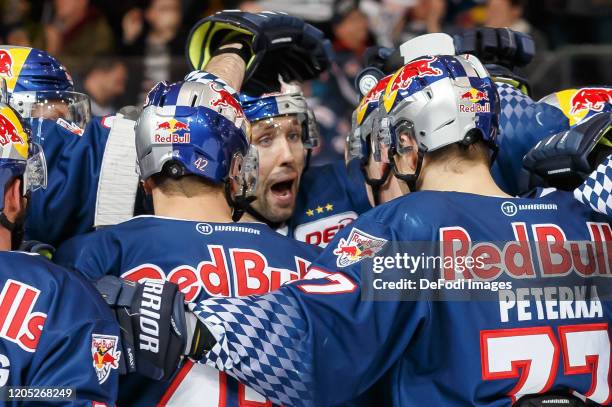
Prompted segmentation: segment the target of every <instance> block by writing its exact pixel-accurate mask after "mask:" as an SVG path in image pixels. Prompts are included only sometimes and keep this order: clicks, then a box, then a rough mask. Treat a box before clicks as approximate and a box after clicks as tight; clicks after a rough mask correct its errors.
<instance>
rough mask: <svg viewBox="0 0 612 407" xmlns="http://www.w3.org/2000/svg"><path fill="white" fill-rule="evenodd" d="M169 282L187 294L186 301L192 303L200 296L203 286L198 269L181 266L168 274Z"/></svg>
mask: <svg viewBox="0 0 612 407" xmlns="http://www.w3.org/2000/svg"><path fill="white" fill-rule="evenodd" d="M168 281H170V282H171V283H174V284H176V285H177V286H178V288H179V290H181V292H182V293H183V294H185V301H186V302H192V301H193V300H195V299H196V298H197V296H198V294H200V291H201V290H202V286H201V284H200V282H199V281H198V273H197V271H196V269H194V268H193V267H189V266H179V267H177V268H175V269H174V270H172V271H171V272H170V273H169V274H168Z"/></svg>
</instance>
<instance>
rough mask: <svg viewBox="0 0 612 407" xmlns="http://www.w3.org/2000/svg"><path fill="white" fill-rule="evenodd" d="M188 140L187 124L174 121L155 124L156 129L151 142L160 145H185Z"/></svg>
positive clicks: (189, 137) (189, 136)
mask: <svg viewBox="0 0 612 407" xmlns="http://www.w3.org/2000/svg"><path fill="white" fill-rule="evenodd" d="M190 140H191V134H190V133H189V124H188V123H184V122H181V121H179V120H176V119H170V120H167V121H164V122H160V123H157V128H156V129H155V133H154V135H153V142H154V143H160V144H170V143H177V144H186V143H189V142H190Z"/></svg>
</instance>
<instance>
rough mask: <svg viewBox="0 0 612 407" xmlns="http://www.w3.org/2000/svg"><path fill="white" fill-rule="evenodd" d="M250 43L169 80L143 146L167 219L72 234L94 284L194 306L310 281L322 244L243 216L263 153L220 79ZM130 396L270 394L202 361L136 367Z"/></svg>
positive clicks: (148, 180)
mask: <svg viewBox="0 0 612 407" xmlns="http://www.w3.org/2000/svg"><path fill="white" fill-rule="evenodd" d="M290 21H291V22H294V23H295V20H290ZM281 28H282V27H281ZM304 41H313V38H312V37H308V36H305V38H304ZM240 46H241V44H235V46H231V47H230V46H228V47H226V48H223V47H222V48H220V49H219V50H217V51H216V53H215V57H213V58H212V59H211V60H210V61H209V62H207V66H206V72H203V71H200V72H199V73H198V75H199V79H198V81H197V82H196V81H186V82H179V83H176V84H172V85H167V84H164V83H160V84H158V85H157V87H155V88H154V89H153V90H152V91H151V92H150V93H149V96H148V103H147V104H146V105H145V107H144V110H143V112H142V114H141V115H140V117H139V120H138V122H137V126H136V147H137V152H138V168H139V172H140V176H141V177H142V178H143V180H144V182H145V184H144V188H145V191H147V193H149V194H151V195H152V200H153V207H154V210H155V215H154V216H143V217H136V218H134V219H132V220H129V221H126V222H123V223H120V224H118V225H115V226H109V227H107V228H104V229H102V230H100V231H96V232H94V233H91V234H88V235H82V236H79V237H76V238H74V239H71V240H70V241H68V242H66V243H65V244H64V245H62V246H61V247H60V249H59V251H58V253H57V256H56V260H57V261H58V262H59V263H60V264H64V265H66V266H68V267H70V268H74V269H76V270H78V271H80V272H82V273H84V274H85V275H87V276H88V277H89V278H90V279H92V280H97V279H99V278H101V277H103V276H105V275H114V276H121V277H123V278H126V279H129V280H132V281H144V280H158V281H159V280H168V281H170V282H173V283H176V284H178V286H179V288H180V289H181V291H182V292H183V293H184V294H185V300H186V301H188V302H198V301H201V300H203V299H205V298H209V297H211V296H247V295H252V294H263V293H266V292H269V291H271V290H274V289H277V288H279V287H280V286H281V284H284V283H286V282H289V281H292V280H297V279H299V278H301V277H303V275H304V273H305V270H306V268H307V266H308V265H309V264H310V261H311V260H312V259H313V258H314V257H316V254H318V249H317V248H316V247H313V246H310V245H306V244H304V243H301V242H296V241H295V240H293V239H289V238H287V237H284V236H282V235H280V234H278V233H276V232H275V231H273V230H272V229H270V228H269V227H268V226H267V225H265V224H263V223H258V222H240V223H232V221H233V220H238V219H239V218H240V214H241V212H242V211H243V210H244V209H245V203H246V202H251V201H252V195H253V192H254V190H255V188H256V185H257V176H258V166H257V154H256V152H257V150H256V148H255V147H252V146H251V147H249V144H248V137H249V132H250V125H249V123H248V121H247V120H246V118H245V115H244V112H243V111H242V109H241V107H240V104H239V103H238V101H237V100H236V99H234V97H233V95H234V94H235V91H234V90H233V89H232V88H231V87H229V86H228V85H226V84H225V83H224V82H223V81H222V80H220V79H219V77H218V76H217V75H219V76H223V75H227V73H226V71H227V70H232V69H234V68H232V67H233V66H238V67H240V64H242V66H243V67H244V65H245V62H244V61H243V59H241V57H240V56H238V55H237V53H236V52H235V51H236V49H237V48H238V47H240ZM223 49H225V51H223ZM238 49H239V48H238ZM242 69H244V68H242ZM241 82H242V73H240V75H239V77H238V78H235V79H234V80H232V81H231V82H230V84H231V85H232V86H234V87H237V88H239V87H240V84H241ZM300 142H301V141H300ZM300 148H301V147H300ZM120 399H121V400H120V401H121V402H123V403H128V404H130V405H134V404H137V405H147V406H148V405H152V404H156V403H161V404H176V405H186V404H193V403H196V401H197V402H199V403H202V402H204V403H206V405H215V406H216V405H226V403H227V404H236V405H240V404H244V403H247V404H248V403H265V402H266V401H265V398H263V397H262V396H260V395H258V394H256V393H255V392H254V391H252V390H251V389H249V388H246V387H245V386H243V385H242V384H240V383H239V382H238V381H236V380H234V379H233V378H230V377H227V376H225V375H223V374H222V375H219V372H217V371H216V370H214V369H211V368H208V367H205V366H203V365H195V366H194V364H193V363H191V362H186V363H185V364H183V365H182V367H181V370H180V371H179V372H178V373H177V374H176V375H175V376H174V377H173V378H172V380H165V381H161V382H152V381H150V380H146V379H144V378H143V377H142V376H137V375H131V377H129V378H128V379H126V381H124V382H122V384H121V397H120Z"/></svg>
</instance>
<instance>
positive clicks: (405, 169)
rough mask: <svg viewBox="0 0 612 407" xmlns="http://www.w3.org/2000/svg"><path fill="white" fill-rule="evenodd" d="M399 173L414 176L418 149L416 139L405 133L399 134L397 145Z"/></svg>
mask: <svg viewBox="0 0 612 407" xmlns="http://www.w3.org/2000/svg"><path fill="white" fill-rule="evenodd" d="M397 151H398V153H399V161H400V163H401V165H400V168H399V170H400V172H401V173H404V174H414V173H415V172H416V167H417V160H418V151H419V147H418V144H417V142H416V139H415V138H414V137H413V136H412V135H410V134H407V133H402V134H400V137H399V145H398V146H397Z"/></svg>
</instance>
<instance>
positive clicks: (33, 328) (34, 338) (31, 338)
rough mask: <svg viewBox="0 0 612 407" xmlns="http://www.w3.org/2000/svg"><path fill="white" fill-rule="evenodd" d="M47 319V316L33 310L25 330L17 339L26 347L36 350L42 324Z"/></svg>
mask: <svg viewBox="0 0 612 407" xmlns="http://www.w3.org/2000/svg"><path fill="white" fill-rule="evenodd" d="M46 320H47V316H46V315H45V314H42V313H40V312H34V313H32V315H31V316H30V320H29V321H28V329H27V331H26V332H25V333H24V334H23V335H21V336H20V337H19V341H20V342H21V343H22V344H23V346H25V347H26V348H28V349H31V350H32V351H34V350H36V347H37V346H38V341H39V340H40V334H41V333H42V329H43V325H44V324H45V321H46Z"/></svg>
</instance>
